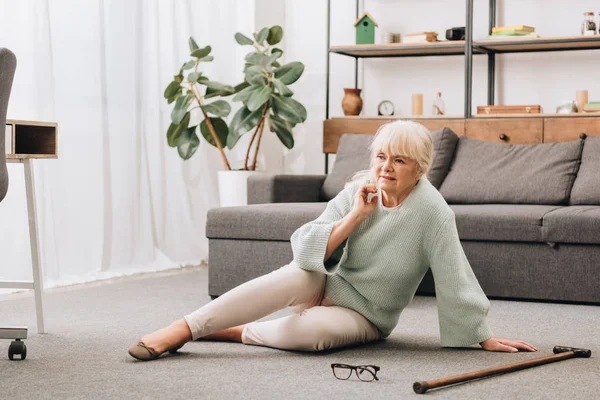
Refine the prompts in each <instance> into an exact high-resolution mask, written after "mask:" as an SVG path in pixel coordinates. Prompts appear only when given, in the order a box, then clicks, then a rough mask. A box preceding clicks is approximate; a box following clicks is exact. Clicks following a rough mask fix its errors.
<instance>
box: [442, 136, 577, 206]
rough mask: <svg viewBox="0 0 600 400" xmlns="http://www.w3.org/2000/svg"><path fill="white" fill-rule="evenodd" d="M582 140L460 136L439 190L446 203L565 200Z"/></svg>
mask: <svg viewBox="0 0 600 400" xmlns="http://www.w3.org/2000/svg"><path fill="white" fill-rule="evenodd" d="M582 148H583V140H576V141H572V142H564V143H544V144H505V143H494V142H483V141H479V140H475V139H468V138H466V137H461V138H460V139H459V142H458V146H457V149H456V154H455V156H454V159H453V161H452V164H451V166H450V171H448V175H447V176H446V179H444V182H442V186H441V187H440V193H441V194H442V195H443V196H444V198H445V199H446V201H447V202H448V203H458V204H476V203H505V204H548V205H552V204H568V201H569V196H570V194H571V188H572V186H573V181H574V180H575V177H576V175H577V171H578V169H579V163H580V161H581V150H582Z"/></svg>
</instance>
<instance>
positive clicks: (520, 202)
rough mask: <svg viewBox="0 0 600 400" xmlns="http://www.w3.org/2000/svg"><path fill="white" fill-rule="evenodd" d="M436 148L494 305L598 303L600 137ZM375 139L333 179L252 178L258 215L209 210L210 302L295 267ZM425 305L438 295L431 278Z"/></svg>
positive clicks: (363, 139)
mask: <svg viewBox="0 0 600 400" xmlns="http://www.w3.org/2000/svg"><path fill="white" fill-rule="evenodd" d="M432 137H433V142H434V160H433V164H432V169H431V171H430V173H429V174H428V179H429V180H430V181H431V182H432V184H434V186H436V187H437V188H438V190H439V191H440V193H441V194H442V195H443V196H444V198H445V199H446V201H447V202H448V204H449V205H450V207H451V208H452V210H453V211H454V213H455V215H456V222H457V229H458V233H459V236H460V238H461V242H462V245H463V248H464V251H465V254H466V255H467V258H468V259H469V262H470V263H471V266H472V268H473V271H474V273H475V275H476V276H477V278H478V280H479V282H480V284H481V286H482V288H483V290H484V291H485V293H486V294H487V295H488V296H489V297H490V298H505V299H529V300H545V301H560V302H576V303H591V304H599V303H600V173H599V172H598V171H600V137H593V136H589V137H587V138H585V139H582V140H577V141H572V142H564V143H548V144H535V145H523V144H503V143H492V142H482V141H477V140H473V139H468V138H466V137H461V138H459V137H458V136H456V135H455V134H454V133H453V132H452V131H451V130H450V129H448V128H444V129H442V130H439V131H435V132H432ZM371 139H372V135H357V134H352V135H350V134H347V135H343V136H342V137H341V138H340V143H339V147H338V152H337V156H336V161H335V163H334V166H333V170H332V172H331V173H330V174H329V175H327V176H325V175H311V176H301V175H274V176H273V175H270V176H254V177H251V178H249V181H248V202H249V205H248V206H244V207H226V208H216V209H212V210H209V212H208V219H207V225H206V235H207V237H208V239H209V294H210V295H211V296H212V297H213V298H214V297H217V296H219V295H221V294H223V293H225V292H226V291H228V290H230V289H232V288H233V287H235V286H237V285H239V284H241V283H244V282H246V281H248V280H250V279H253V278H255V277H257V276H260V275H263V274H265V273H268V272H271V271H273V270H274V269H276V268H278V267H280V266H282V265H284V264H286V263H289V262H290V261H291V260H292V251H291V247H290V242H289V238H290V236H291V235H292V233H293V232H294V231H295V230H296V229H297V228H298V227H300V226H301V225H302V224H304V223H306V222H308V221H311V220H313V219H315V218H316V217H317V216H319V214H320V213H321V212H322V211H323V210H324V209H325V206H326V202H327V201H328V200H330V199H331V198H333V197H334V196H335V195H336V194H337V193H338V192H339V191H340V190H341V189H342V187H343V184H344V182H346V181H347V180H348V178H350V177H351V176H352V174H353V173H354V172H356V171H358V170H361V169H366V168H367V167H368V162H369V155H368V152H367V146H368V144H369V143H370V140H371ZM417 293H420V294H433V293H434V285H433V278H432V276H431V274H430V273H428V274H427V275H426V276H425V278H424V279H423V281H422V283H421V285H420V287H419V289H418V292H417Z"/></svg>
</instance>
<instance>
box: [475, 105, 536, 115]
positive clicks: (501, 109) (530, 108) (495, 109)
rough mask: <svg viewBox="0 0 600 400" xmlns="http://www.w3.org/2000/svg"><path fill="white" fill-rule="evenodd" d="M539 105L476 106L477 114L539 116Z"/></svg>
mask: <svg viewBox="0 0 600 400" xmlns="http://www.w3.org/2000/svg"><path fill="white" fill-rule="evenodd" d="M541 112H542V107H541V106H540V105H539V104H531V105H524V106H477V114H540V113H541Z"/></svg>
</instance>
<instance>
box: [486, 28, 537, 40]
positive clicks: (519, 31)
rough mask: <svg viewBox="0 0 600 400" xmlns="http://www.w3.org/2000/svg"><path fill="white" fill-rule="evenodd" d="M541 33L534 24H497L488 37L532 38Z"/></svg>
mask: <svg viewBox="0 0 600 400" xmlns="http://www.w3.org/2000/svg"><path fill="white" fill-rule="evenodd" d="M536 37H539V35H538V34H537V33H536V32H535V28H534V27H533V26H527V25H517V26H496V27H494V28H492V34H491V35H489V36H488V39H530V38H536Z"/></svg>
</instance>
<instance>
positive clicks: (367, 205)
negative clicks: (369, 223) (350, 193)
mask: <svg viewBox="0 0 600 400" xmlns="http://www.w3.org/2000/svg"><path fill="white" fill-rule="evenodd" d="M369 193H375V196H373V197H372V198H371V201H370V202H367V199H368V198H369ZM376 208H377V187H376V186H375V185H369V184H367V185H363V186H361V187H360V188H359V189H358V191H357V192H356V196H355V202H354V210H353V211H354V212H356V213H358V214H359V215H361V216H362V217H363V218H364V219H367V217H368V216H369V215H371V213H372V212H373V211H375V209H376Z"/></svg>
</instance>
